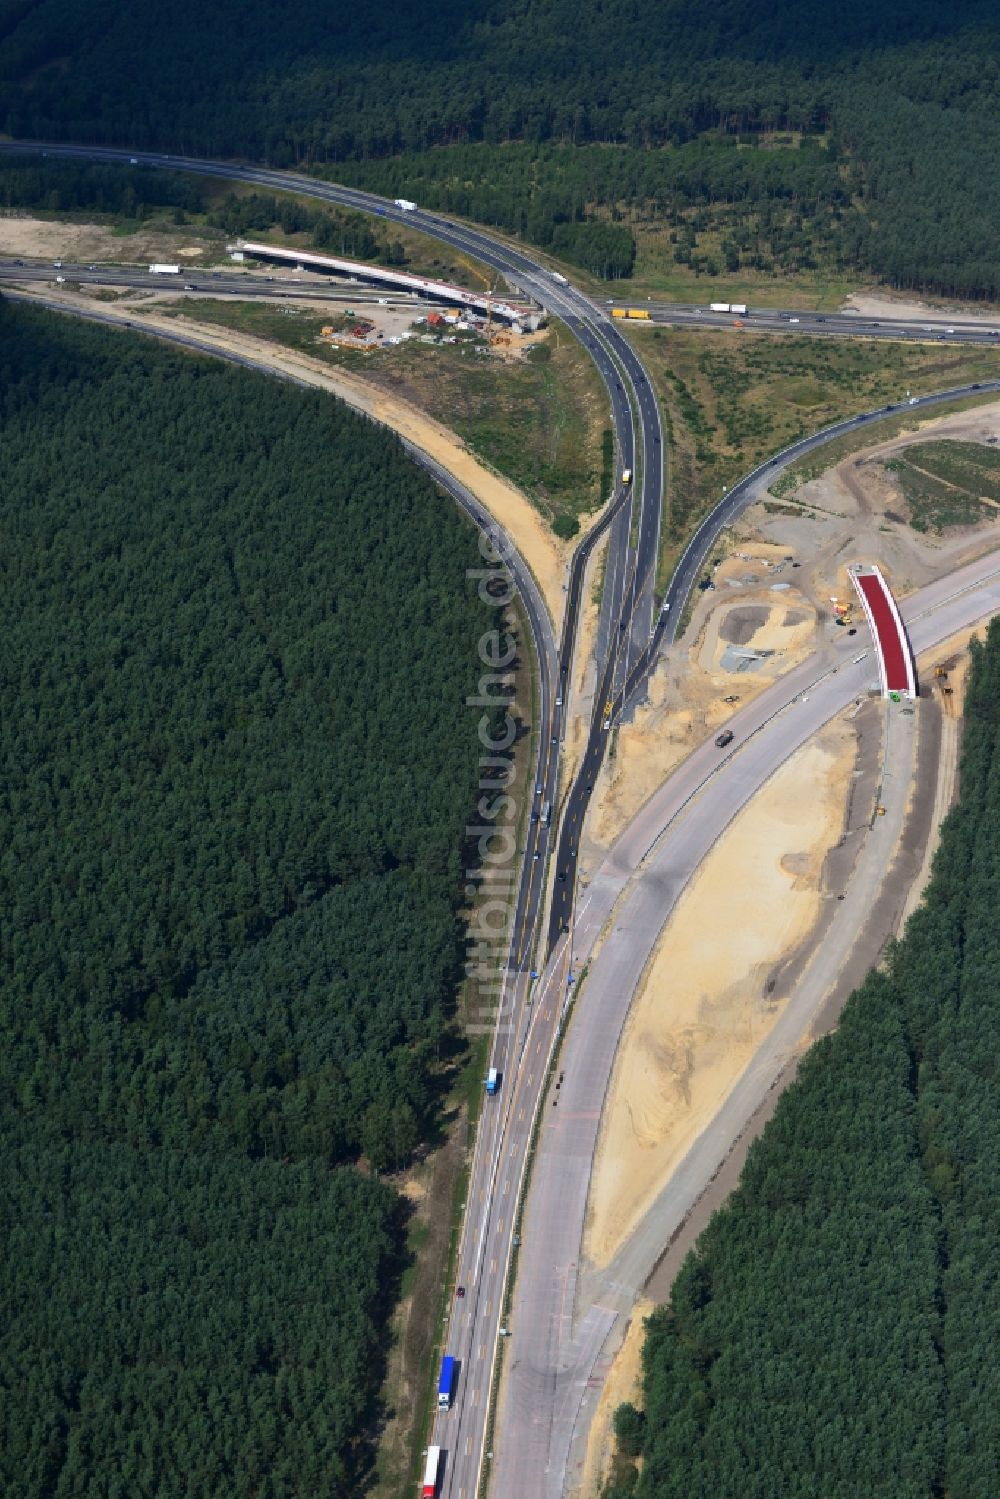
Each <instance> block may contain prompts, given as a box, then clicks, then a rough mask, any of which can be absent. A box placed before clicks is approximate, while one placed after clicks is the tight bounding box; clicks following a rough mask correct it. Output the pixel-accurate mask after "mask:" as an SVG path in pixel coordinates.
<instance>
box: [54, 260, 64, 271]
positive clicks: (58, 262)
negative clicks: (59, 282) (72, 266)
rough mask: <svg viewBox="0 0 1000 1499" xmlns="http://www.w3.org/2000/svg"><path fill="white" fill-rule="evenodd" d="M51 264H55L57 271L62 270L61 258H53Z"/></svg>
mask: <svg viewBox="0 0 1000 1499" xmlns="http://www.w3.org/2000/svg"><path fill="white" fill-rule="evenodd" d="M52 264H53V265H54V266H55V268H56V270H57V271H61V270H62V261H61V260H54V261H53V262H52Z"/></svg>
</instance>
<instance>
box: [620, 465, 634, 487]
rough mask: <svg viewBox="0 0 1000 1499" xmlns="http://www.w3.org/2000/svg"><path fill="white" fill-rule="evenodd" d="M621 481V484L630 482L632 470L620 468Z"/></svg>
mask: <svg viewBox="0 0 1000 1499" xmlns="http://www.w3.org/2000/svg"><path fill="white" fill-rule="evenodd" d="M622 483H623V484H631V483H632V470H631V469H630V468H623V469H622Z"/></svg>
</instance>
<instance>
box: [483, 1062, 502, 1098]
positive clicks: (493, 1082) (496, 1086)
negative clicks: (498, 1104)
mask: <svg viewBox="0 0 1000 1499" xmlns="http://www.w3.org/2000/svg"><path fill="white" fill-rule="evenodd" d="M486 1091H487V1093H488V1094H489V1095H490V1097H492V1096H493V1094H494V1093H499V1092H500V1073H499V1072H498V1071H497V1069H496V1068H495V1067H491V1068H490V1070H489V1072H488V1073H487V1074H486Z"/></svg>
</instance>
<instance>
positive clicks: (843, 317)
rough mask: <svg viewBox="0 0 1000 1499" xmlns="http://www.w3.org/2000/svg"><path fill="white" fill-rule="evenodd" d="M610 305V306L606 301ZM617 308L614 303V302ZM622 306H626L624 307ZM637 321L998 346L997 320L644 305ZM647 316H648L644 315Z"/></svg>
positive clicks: (633, 320)
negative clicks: (994, 322) (719, 309)
mask: <svg viewBox="0 0 1000 1499" xmlns="http://www.w3.org/2000/svg"><path fill="white" fill-rule="evenodd" d="M607 305H608V306H610V305H611V304H610V303H608V304H607ZM616 305H618V304H616ZM622 305H623V306H625V307H626V309H627V308H628V304H627V303H624V304H622ZM632 310H633V312H636V313H638V314H639V315H640V316H639V317H638V318H629V319H627V321H628V322H629V323H630V324H631V325H632V326H642V324H643V323H647V324H648V323H657V324H659V325H660V326H662V327H671V328H728V329H733V328H737V329H740V328H745V329H749V330H750V331H752V332H757V333H788V334H794V333H808V334H809V335H810V336H816V337H818V338H889V339H904V340H915V341H916V342H918V343H932V342H937V341H939V340H940V341H941V342H944V343H958V344H962V343H974V344H989V343H993V344H1000V319H998V320H997V323H996V325H994V324H992V323H991V322H989V321H984V322H970V321H965V322H963V321H962V319H961V318H958V317H956V318H949V319H948V320H947V321H944V320H942V321H935V322H928V321H927V318H926V317H923V318H918V317H880V318H870V317H865V316H864V315H863V314H861V313H857V312H809V311H804V310H798V309H797V310H795V311H794V312H789V311H782V310H781V309H779V308H769V307H753V306H751V307H750V309H749V311H747V312H740V313H732V312H712V311H711V310H710V309H709V308H707V307H698V306H696V305H695V304H694V303H681V302H646V303H643V304H642V305H639V306H636V307H634V308H633V309H632ZM646 313H648V314H649V316H648V318H647V317H646V316H645V314H646Z"/></svg>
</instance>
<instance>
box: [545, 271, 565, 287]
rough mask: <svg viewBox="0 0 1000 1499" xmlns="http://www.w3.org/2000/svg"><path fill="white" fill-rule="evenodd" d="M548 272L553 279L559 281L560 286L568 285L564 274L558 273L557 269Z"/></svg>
mask: <svg viewBox="0 0 1000 1499" xmlns="http://www.w3.org/2000/svg"><path fill="white" fill-rule="evenodd" d="M549 274H550V275H551V277H552V279H553V281H558V283H559V285H560V286H568V285H569V282H568V281H567V280H566V277H565V276H560V274H559V272H558V271H550V272H549Z"/></svg>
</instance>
